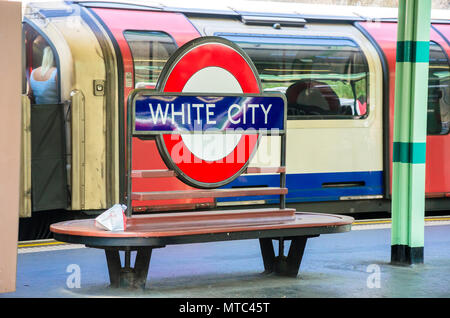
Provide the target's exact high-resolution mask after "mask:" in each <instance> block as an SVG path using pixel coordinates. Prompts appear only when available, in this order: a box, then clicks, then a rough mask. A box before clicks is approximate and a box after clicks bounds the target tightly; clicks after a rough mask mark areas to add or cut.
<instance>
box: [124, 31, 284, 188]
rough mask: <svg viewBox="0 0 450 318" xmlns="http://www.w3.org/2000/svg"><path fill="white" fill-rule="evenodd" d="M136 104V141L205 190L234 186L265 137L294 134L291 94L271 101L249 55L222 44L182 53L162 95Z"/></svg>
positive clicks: (191, 46)
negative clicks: (153, 147)
mask: <svg viewBox="0 0 450 318" xmlns="http://www.w3.org/2000/svg"><path fill="white" fill-rule="evenodd" d="M130 101H131V107H133V114H132V116H133V118H132V133H133V135H134V136H139V137H141V138H155V139H156V143H157V145H158V150H159V152H160V154H161V156H162V158H163V160H164V162H165V164H166V165H167V167H168V168H169V169H172V170H174V171H175V172H176V174H177V177H178V178H180V179H181V180H182V181H183V182H185V183H187V184H190V185H192V186H194V187H198V188H215V187H219V186H222V185H224V184H227V183H229V182H231V181H232V180H234V179H235V178H236V177H237V176H239V175H240V174H241V173H242V172H243V171H244V170H245V169H246V167H247V165H248V163H249V161H250V160H251V158H252V155H253V154H254V153H255V151H256V149H257V147H258V141H259V136H260V135H274V134H278V133H282V132H284V130H285V128H286V127H285V126H286V99H285V97H284V95H283V94H281V93H270V94H263V93H262V88H261V83H260V81H259V77H258V73H257V71H256V68H255V66H254V65H253V63H252V61H251V60H250V58H249V57H248V56H247V54H246V53H245V52H244V51H243V50H242V49H240V48H239V47H238V46H237V45H236V44H234V43H232V42H230V41H228V40H226V39H223V38H219V37H203V38H199V39H195V40H193V41H191V42H188V43H186V44H185V45H183V46H182V47H180V48H179V49H178V50H177V51H176V52H175V53H174V55H173V56H172V57H171V58H170V59H169V60H168V61H167V63H166V65H165V67H164V69H163V70H162V72H161V75H160V77H159V79H158V83H157V85H156V90H148V89H147V90H146V89H138V90H135V91H134V92H133V94H132V96H131V97H130Z"/></svg>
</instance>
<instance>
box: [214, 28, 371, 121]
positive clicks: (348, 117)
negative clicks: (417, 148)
mask: <svg viewBox="0 0 450 318" xmlns="http://www.w3.org/2000/svg"><path fill="white" fill-rule="evenodd" d="M214 35H215V36H221V37H224V38H227V36H228V37H253V38H255V37H257V38H261V39H263V38H286V39H305V40H307V39H320V40H345V41H350V42H351V43H353V44H354V46H355V47H356V48H357V49H358V50H359V52H360V53H361V56H362V58H363V63H364V66H365V69H366V70H367V71H366V76H365V79H366V84H365V91H366V113H365V114H363V115H357V116H355V115H339V114H332V115H288V117H287V119H288V120H339V121H341V120H352V121H353V120H358V119H359V120H365V119H367V118H368V117H369V115H370V104H369V100H370V98H369V93H370V89H369V86H370V85H369V83H370V67H369V63H368V61H367V57H366V55H365V54H364V50H363V49H362V48H361V46H360V45H359V44H358V43H357V41H355V40H354V39H353V38H351V37H346V36H321V35H289V34H282V35H276V34H264V33H232V32H214ZM231 41H233V40H231ZM233 42H234V41H233ZM235 43H236V44H238V45H239V42H235ZM293 45H298V46H301V44H293ZM243 50H244V51H245V49H244V48H243ZM250 59H251V57H250ZM355 99H356V96H355Z"/></svg>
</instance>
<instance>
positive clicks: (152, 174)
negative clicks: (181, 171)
mask: <svg viewBox="0 0 450 318" xmlns="http://www.w3.org/2000/svg"><path fill="white" fill-rule="evenodd" d="M175 176H176V173H175V171H173V170H165V169H160V170H133V171H131V177H132V178H166V177H175Z"/></svg>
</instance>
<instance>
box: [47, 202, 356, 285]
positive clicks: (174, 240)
mask: <svg viewBox="0 0 450 318" xmlns="http://www.w3.org/2000/svg"><path fill="white" fill-rule="evenodd" d="M352 222H353V218H351V217H347V216H338V215H328V214H316V213H300V212H295V210H293V209H284V210H280V209H251V210H230V211H204V212H182V213H161V214H153V215H137V216H133V217H131V218H129V219H128V224H127V229H126V231H124V232H110V231H104V230H101V229H99V228H97V227H96V226H95V225H94V220H93V219H87V220H73V221H66V222H61V223H57V224H53V225H51V228H50V229H51V231H52V232H53V233H54V237H55V239H56V240H58V241H63V242H70V243H78V244H80V243H81V244H85V245H86V246H88V247H95V248H101V249H104V250H105V253H106V259H107V264H108V270H109V276H110V282H111V286H112V287H140V288H144V287H145V283H146V281H147V274H148V268H149V263H150V257H151V253H152V250H153V249H154V248H161V247H164V246H166V245H171V244H189V243H201V242H213V241H229V240H243V239H259V242H260V247H261V253H262V258H263V262H264V269H265V272H266V273H272V272H273V273H277V274H280V275H285V276H296V275H297V273H298V270H299V267H300V262H301V260H302V257H303V252H304V249H305V245H306V242H307V239H308V238H311V237H316V236H319V235H320V234H327V233H339V232H346V231H349V230H350V227H351V224H352ZM272 240H278V241H279V251H283V250H284V247H283V246H284V242H285V241H291V245H290V249H289V253H288V255H287V256H285V255H283V253H282V252H281V253H279V254H278V255H275V250H274V247H273V242H272ZM119 251H125V261H124V266H121V262H120V256H119ZM131 251H136V253H137V255H136V260H135V264H134V266H133V267H132V266H131V261H130V260H131V258H130V256H131V254H130V252H131Z"/></svg>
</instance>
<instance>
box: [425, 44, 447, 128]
mask: <svg viewBox="0 0 450 318" xmlns="http://www.w3.org/2000/svg"><path fill="white" fill-rule="evenodd" d="M449 130H450V66H449V60H448V58H447V56H446V55H445V53H444V51H443V50H442V48H441V47H440V46H439V45H438V44H436V43H434V42H430V68H429V73H428V116H427V133H428V135H445V134H448V133H449Z"/></svg>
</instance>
